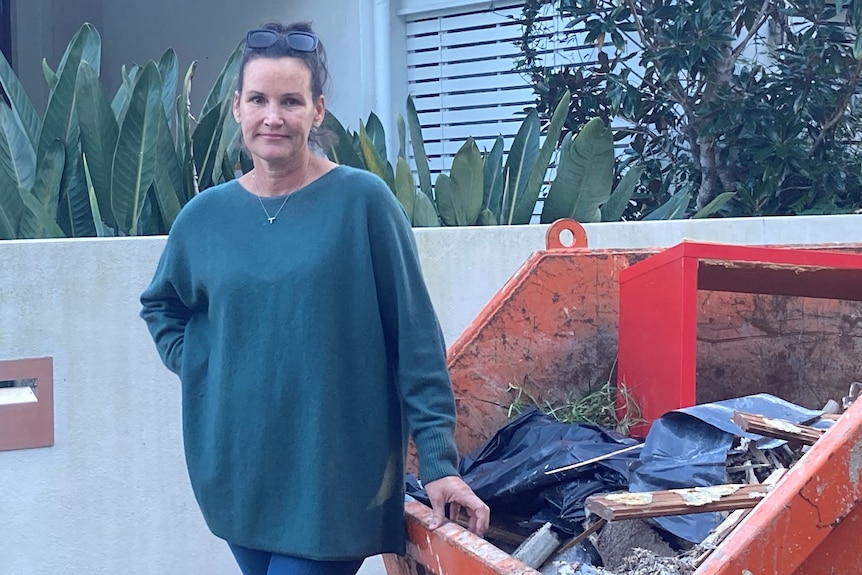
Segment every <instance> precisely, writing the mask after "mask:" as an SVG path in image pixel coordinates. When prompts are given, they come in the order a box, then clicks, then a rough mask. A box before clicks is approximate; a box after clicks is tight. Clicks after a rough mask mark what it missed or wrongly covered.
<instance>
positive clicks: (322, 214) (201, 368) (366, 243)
mask: <svg viewBox="0 0 862 575" xmlns="http://www.w3.org/2000/svg"><path fill="white" fill-rule="evenodd" d="M327 76H328V74H327V68H326V58H325V54H324V51H323V46H322V45H321V44H320V41H319V40H318V39H317V37H316V36H315V35H314V33H313V32H312V30H311V28H310V27H309V26H308V25H307V24H295V25H292V26H282V25H280V24H270V25H267V26H266V27H265V28H263V29H260V30H252V31H251V32H249V33H248V34H247V37H246V45H245V49H244V52H243V58H242V64H241V69H240V74H239V81H238V87H237V92H236V94H235V96H234V104H233V113H234V117H235V119H236V121H237V122H239V124H240V127H241V132H242V138H243V142H244V144H245V146H246V147H247V149H248V152H249V153H250V155H251V157H252V159H253V161H254V169H253V170H251V171H250V172H249V173H248V174H246V175H244V176H242V177H241V178H239V179H238V180H235V181H232V182H228V183H225V184H222V185H220V186H216V187H214V188H211V189H208V190H206V191H205V192H204V193H202V194H200V195H199V196H197V197H195V198H194V199H193V200H192V201H191V202H189V203H188V204H187V205H186V206H185V208H184V209H183V210H182V212H181V213H180V215H179V217H178V218H177V219H176V221H175V223H174V225H173V227H172V229H171V233H170V236H169V238H168V242H167V245H166V247H165V251H164V253H163V254H162V257H161V260H160V262H159V265H158V268H157V270H156V273H155V277H154V278H153V281H152V283H151V285H150V286H149V287H148V288H147V290H146V291H145V292H144V293H143V295H142V296H141V303H142V304H143V310H142V312H141V316H142V317H143V318H144V320H145V321H146V322H147V324H148V327H149V329H150V332H151V334H152V336H153V339H154V341H155V343H156V347H157V349H158V351H159V353H160V355H161V357H162V360H163V361H164V363H165V365H166V366H167V367H168V368H170V369H171V370H172V371H174V372H175V373H177V374H178V375H179V376H180V379H181V381H182V395H183V433H184V443H185V451H186V460H187V464H188V469H189V476H190V479H191V483H192V487H193V489H194V492H195V496H196V498H197V500H198V503H199V505H200V508H201V511H202V513H203V515H204V518H205V519H206V521H207V524H208V525H209V527H210V529H211V530H212V531H213V533H215V534H216V535H217V536H219V537H221V538H223V539H225V540H226V541H227V542H228V543H229V545H230V548H231V550H232V551H233V553H234V556H235V557H236V559H237V561H238V563H239V564H240V567H241V569H242V571H243V573H244V574H245V575H251V574H267V573H268V574H269V575H275V574H282V573H285V574H286V573H290V574H299V573H301V574H318V573H320V574H322V573H327V574H329V573H331V574H342V573H355V572H356V571H357V570H358V568H359V566H360V564H361V561H362V559H363V558H364V557H367V556H370V555H375V554H378V553H387V552H394V553H402V554H403V553H404V552H405V536H404V518H403V471H404V469H403V467H404V463H403V459H404V448H405V439H406V437H407V432H408V430H409V432H410V433H411V434H412V436H413V439H414V442H415V444H416V446H417V450H418V453H419V459H420V475H421V477H422V479H423V481H424V483H425V487H426V490H427V492H428V495H429V497H430V499H431V501H432V506H433V507H434V510H435V516H436V518H437V519H436V525H439V524H442V523H443V522H444V521H445V519H444V515H443V514H444V511H443V510H444V508H445V506H446V505H447V504H451V510H450V512H451V513H453V514H455V513H458V511H459V509H460V508H462V507H463V508H464V509H466V510H467V512H468V515H469V516H470V529H471V530H472V531H474V532H475V533H478V534H480V535H481V534H483V533H484V531H485V529H486V528H487V526H488V515H489V512H488V507H487V506H486V505H485V504H484V503H482V502H481V501H480V500H479V499H478V498H477V497H476V496H475V495H474V494H473V492H472V491H471V490H470V489H469V487H467V485H466V484H465V483H464V482H463V481H462V480H461V479H460V478H459V477H458V473H457V453H456V449H455V444H454V439H453V428H454V421H455V414H454V401H453V396H452V390H451V387H450V384H449V379H448V374H447V371H446V362H445V348H444V343H443V338H442V334H441V332H440V328H439V326H438V323H437V319H436V316H435V315H434V311H433V309H432V307H431V302H430V299H429V297H428V293H427V290H426V288H425V285H424V283H423V280H422V275H421V270H420V268H419V261H418V257H417V253H416V247H415V244H414V240H413V235H412V230H411V229H410V226H409V223H408V222H407V219H406V217H405V215H404V212H403V211H402V210H401V208H400V206H399V205H398V203H397V201H396V200H395V198H394V196H393V194H392V193H391V192H390V191H389V190H388V188H387V187H386V185H385V184H384V183H383V182H382V181H381V180H380V179H379V178H377V177H375V176H373V175H371V174H370V173H368V172H365V171H361V170H355V169H352V168H348V167H345V166H338V165H336V164H334V163H332V162H330V161H328V160H327V159H325V158H322V157H320V156H318V155H316V154H314V153H313V152H312V150H311V148H310V147H309V140H310V139H311V140H312V141H313V138H314V136H315V131H316V129H317V128H318V127H319V126H320V124H321V122H322V121H323V117H324V111H325V99H324V88H325V84H326V80H327Z"/></svg>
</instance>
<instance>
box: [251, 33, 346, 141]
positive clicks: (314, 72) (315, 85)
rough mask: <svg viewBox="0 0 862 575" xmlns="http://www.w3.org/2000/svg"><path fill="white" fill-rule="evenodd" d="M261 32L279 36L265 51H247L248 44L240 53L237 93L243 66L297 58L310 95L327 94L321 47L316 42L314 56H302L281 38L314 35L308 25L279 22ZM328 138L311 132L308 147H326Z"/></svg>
mask: <svg viewBox="0 0 862 575" xmlns="http://www.w3.org/2000/svg"><path fill="white" fill-rule="evenodd" d="M261 28H262V29H264V30H272V31H273V32H276V33H278V35H279V37H278V39H277V40H276V41H275V43H274V44H273V45H272V46H270V47H268V48H249V47H248V45H247V44H245V45H244V46H243V49H242V60H241V61H240V65H239V75H238V77H237V88H236V89H237V92H240V93H242V86H243V80H244V78H245V66H246V64H248V63H249V62H250V61H251V60H255V59H257V58H285V57H288V58H296V59H298V60H302V62H303V63H304V64H305V66H306V67H307V68H308V70H309V71H310V72H311V95H312V97H313V98H314V99H315V100H317V98H319V97H320V96H322V95H325V94H326V93H327V90H328V88H329V67H328V66H327V63H326V51H325V50H324V49H323V43H322V42H321V41H320V39H318V41H317V48H316V49H315V50H314V52H302V51H299V50H294V49H293V48H291V47H290V46H289V45H288V43H287V38H286V37H284V34H286V33H288V32H307V33H309V34H314V30H312V29H311V23H310V22H294V23H292V24H282V23H281V22H276V21H270V22H266V23H264V24H263V25H261ZM330 139H331V136H330V135H329V134H328V133H326V132H325V131H323V130H321V129H320V128H312V130H311V134H310V135H309V144H311V145H312V146H316V147H319V148H322V147H324V146H325V145H326V144H328V143H329V140H330Z"/></svg>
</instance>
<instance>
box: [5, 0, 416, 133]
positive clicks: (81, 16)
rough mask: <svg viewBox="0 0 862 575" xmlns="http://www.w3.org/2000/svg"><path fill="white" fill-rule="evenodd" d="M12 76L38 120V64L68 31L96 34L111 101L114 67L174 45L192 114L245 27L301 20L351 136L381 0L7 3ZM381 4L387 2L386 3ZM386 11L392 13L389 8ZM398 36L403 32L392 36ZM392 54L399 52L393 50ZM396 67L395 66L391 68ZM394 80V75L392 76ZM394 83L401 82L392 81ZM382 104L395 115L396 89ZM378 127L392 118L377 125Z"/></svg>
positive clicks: (369, 73) (366, 96) (369, 106)
mask: <svg viewBox="0 0 862 575" xmlns="http://www.w3.org/2000/svg"><path fill="white" fill-rule="evenodd" d="M12 2H13V7H14V23H13V28H14V30H13V43H14V51H15V58H14V60H15V62H16V70H17V73H18V76H19V78H20V79H21V81H22V83H23V84H24V87H25V89H26V90H27V93H28V94H29V95H30V98H31V99H32V100H33V102H34V105H35V106H36V108H37V110H39V112H40V115H41V113H42V112H43V111H44V109H45V105H46V103H47V97H48V89H47V86H46V84H45V80H44V78H43V75H42V66H41V62H42V58H46V59H47V61H48V63H49V64H50V65H51V67H52V68H54V69H56V67H57V64H58V63H59V61H60V57H61V56H62V54H63V51H64V50H65V48H66V45H67V44H68V42H69V40H71V38H72V36H73V35H74V33H75V31H76V30H77V29H78V28H79V27H80V26H81V24H83V23H84V22H91V23H93V24H94V25H95V26H96V27H97V29H98V30H99V33H100V34H101V36H102V79H103V82H104V84H105V87H106V89H107V90H108V91H109V93H111V94H113V92H114V91H115V90H116V88H117V86H119V84H120V67H121V66H122V65H123V64H125V65H126V66H129V65H131V64H134V63H143V62H146V61H147V60H151V59H152V60H157V59H158V58H159V57H160V56H161V54H162V53H163V52H164V51H165V50H166V49H167V48H169V47H172V48H174V50H175V51H176V52H177V56H178V57H179V61H180V68H181V70H182V72H183V73H184V72H185V70H186V69H187V68H188V66H189V64H190V63H191V61H192V60H197V62H198V67H197V71H196V74H195V78H194V80H193V87H192V110H193V112H195V113H197V111H199V110H200V107H201V105H202V104H203V102H204V98H206V95H207V93H208V92H209V89H210V87H212V84H213V82H214V81H215V79H216V77H217V76H218V73H219V72H220V70H221V68H222V66H223V65H224V62H225V60H226V59H227V56H228V54H230V52H231V50H232V49H233V48H234V47H235V46H236V45H237V43H239V42H240V41H241V40H242V37H243V34H244V33H245V31H246V30H248V29H249V28H254V27H256V26H257V25H259V24H260V23H262V22H264V21H266V20H270V19H276V20H282V21H285V22H289V21H299V20H309V21H311V22H312V23H313V24H314V27H315V29H316V30H317V32H318V33H319V34H320V37H321V38H322V39H323V41H324V44H325V46H326V48H327V53H328V56H329V64H330V72H331V75H332V91H331V98H330V99H329V107H330V109H331V110H332V111H333V113H335V115H336V116H338V118H339V119H340V120H341V121H342V123H344V124H345V125H346V126H349V127H351V128H352V129H354V130H355V129H358V126H359V118H365V117H367V115H368V113H369V112H370V111H371V110H373V109H375V104H376V103H377V102H378V101H379V100H380V98H378V97H377V92H379V91H380V90H381V87H379V86H377V85H376V83H375V78H376V71H375V60H374V53H373V51H374V38H375V31H374V29H373V28H374V19H373V12H374V7H375V4H381V0H358V1H357V0H327V1H326V2H318V1H315V0H256V1H254V2H244V3H243V2H236V1H235V0H183V1H181V2H177V1H176V0H150V1H148V2H134V1H132V0H63V1H62V2H59V1H55V0H12ZM383 4H386V5H387V6H388V5H389V4H388V2H383ZM391 11H392V13H393V14H394V11H395V6H394V5H392V6H391ZM391 24H392V28H391V29H390V30H387V31H385V34H386V35H392V36H393V38H394V40H393V43H392V45H391V47H392V50H393V55H392V56H391V58H390V63H391V66H392V68H391V69H392V70H393V71H394V72H395V73H396V74H395V76H396V77H395V80H397V81H394V82H393V85H394V86H401V85H402V84H403V83H404V77H403V74H404V72H403V70H402V68H403V55H402V56H401V57H400V59H399V57H398V54H400V53H401V52H403V45H402V44H403V43H402V42H400V41H399V39H398V30H399V27H398V26H399V21H398V20H397V18H393V20H392V22H391ZM401 35H402V36H403V32H402V34H401ZM399 50H400V52H399ZM399 62H401V63H402V65H401V66H400V67H399V66H398V63H399ZM399 74H400V75H399ZM399 82H400V83H399ZM389 90H390V92H389V96H388V98H390V99H391V98H392V96H393V95H394V97H395V98H396V99H397V102H396V107H395V111H400V110H402V109H403V97H404V88H403V87H401V88H400V90H398V89H396V88H395V87H393V86H390V87H389ZM386 121H387V122H393V123H394V119H393V120H389V119H386Z"/></svg>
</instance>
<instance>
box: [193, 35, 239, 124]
mask: <svg viewBox="0 0 862 575" xmlns="http://www.w3.org/2000/svg"><path fill="white" fill-rule="evenodd" d="M242 48H243V42H240V43H239V44H238V45H237V46H236V48H234V50H233V52H231V53H230V55H229V56H228V58H227V60H226V61H225V63H224V66H223V67H222V69H221V72H219V75H218V78H216V81H215V83H214V84H213V86H212V88H211V89H210V93H209V94H208V95H207V99H206V101H204V107H203V109H201V115H200V117H201V118H204V117H205V116H206V115H207V114H209V113H210V112H211V111H212V110H213V109H214V108H218V107H220V106H221V103H222V102H224V100H225V98H226V97H227V96H228V95H229V94H231V93H233V92H234V90H235V89H236V88H237V86H236V81H237V75H238V74H239V65H240V61H241V60H242Z"/></svg>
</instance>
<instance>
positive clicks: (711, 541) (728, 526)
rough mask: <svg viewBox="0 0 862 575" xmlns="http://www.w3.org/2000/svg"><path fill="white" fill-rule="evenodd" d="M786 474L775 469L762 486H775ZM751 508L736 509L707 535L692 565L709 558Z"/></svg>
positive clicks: (781, 470) (698, 546)
mask: <svg viewBox="0 0 862 575" xmlns="http://www.w3.org/2000/svg"><path fill="white" fill-rule="evenodd" d="M786 474H787V469H783V468H782V469H776V470H775V471H773V472H772V473H771V474H770V475H769V477H767V478H766V479H765V480H764V482H763V484H764V485H775V484H776V483H778V482H779V481H780V480H781V478H782V477H784V476H785V475H786ZM752 510H753V508H749V509H737V510H735V511H733V512H732V513H731V514H730V515H728V516H727V518H726V519H725V520H724V521H722V522H721V524H720V525H719V526H718V527H716V528H715V529H713V530H712V532H711V533H710V534H709V535H707V537H706V539H704V540H703V541H701V542H700V543H699V544H698V545H697V547H696V550H698V551H700V554H699V555H697V556H696V557H695V560H694V565H695V567H699V566H700V565H701V564H702V563H703V562H704V561H706V558H707V557H709V555H710V553H712V552H713V550H714V549H715V548H716V547H718V546H719V545H720V544H721V542H722V541H724V540H725V539H727V536H728V535H730V533H731V532H732V531H733V530H734V529H736V526H737V525H739V524H740V523H742V520H743V519H745V518H746V517H747V516H748V514H749V513H751V512H752Z"/></svg>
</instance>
